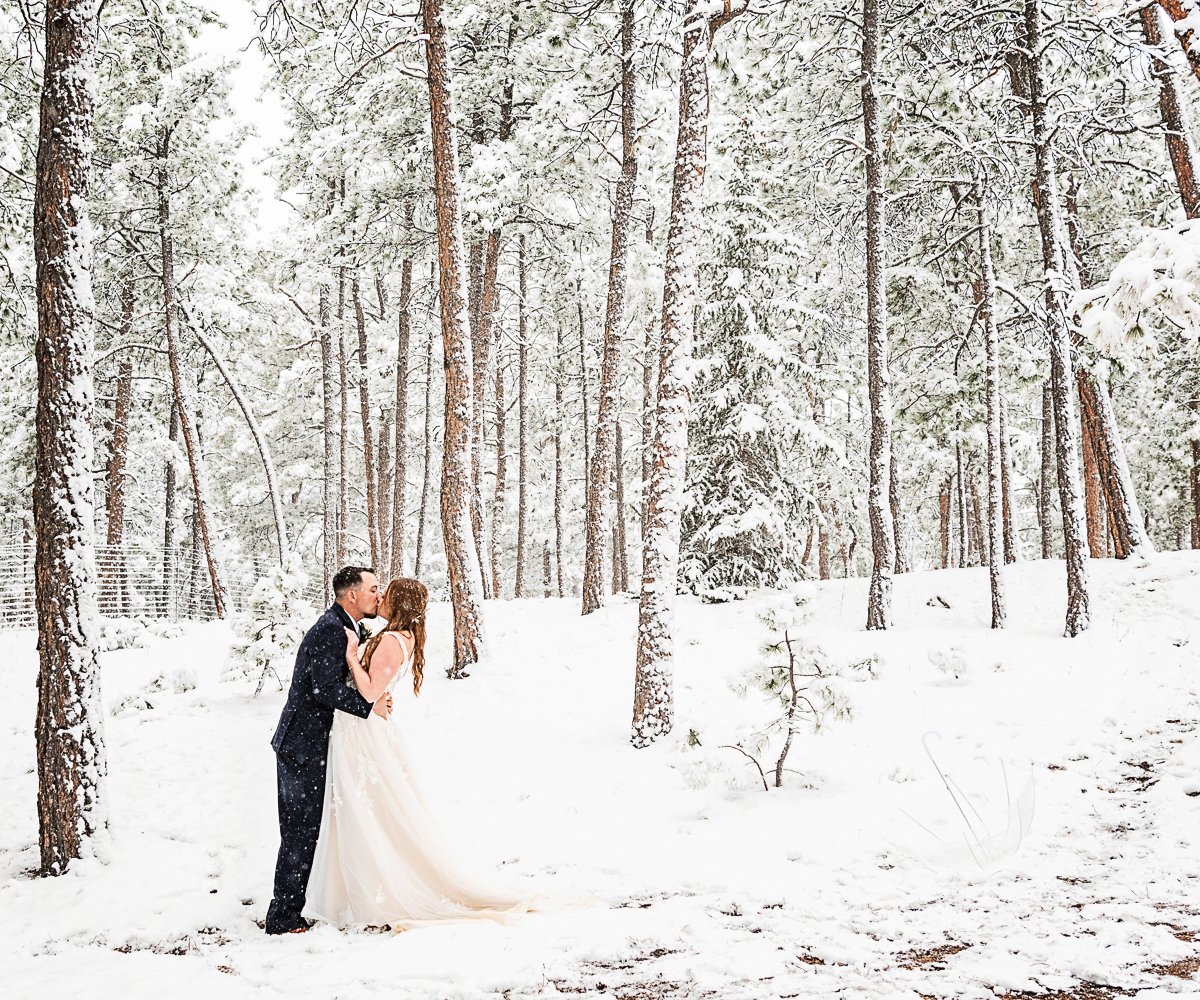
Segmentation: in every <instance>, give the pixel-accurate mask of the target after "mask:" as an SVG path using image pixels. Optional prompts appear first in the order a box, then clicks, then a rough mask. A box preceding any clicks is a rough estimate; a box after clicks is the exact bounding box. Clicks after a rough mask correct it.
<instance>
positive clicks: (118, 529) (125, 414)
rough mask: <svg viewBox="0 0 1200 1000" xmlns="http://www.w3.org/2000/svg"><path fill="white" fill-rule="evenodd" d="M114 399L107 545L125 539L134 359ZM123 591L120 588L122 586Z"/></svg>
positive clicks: (127, 325)
mask: <svg viewBox="0 0 1200 1000" xmlns="http://www.w3.org/2000/svg"><path fill="white" fill-rule="evenodd" d="M133 302H134V299H133V282H132V281H130V280H128V279H127V280H126V281H125V282H124V283H123V284H122V285H121V341H122V342H123V343H128V341H129V338H130V337H131V336H132V334H133ZM115 396H116V402H115V403H114V405H113V435H112V452H111V454H110V456H109V459H108V470H107V471H108V488H107V490H106V508H107V509H106V513H107V515H108V531H107V534H106V541H107V543H108V544H109V545H113V546H120V545H122V544H124V541H125V465H126V462H127V461H128V457H129V409H130V405H131V404H132V401H133V362H132V361H131V360H130V359H129V358H127V357H123V358H122V359H121V363H120V366H119V367H118V369H117V385H116V392H115ZM122 591H123V588H122Z"/></svg>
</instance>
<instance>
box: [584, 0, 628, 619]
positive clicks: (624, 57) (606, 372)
mask: <svg viewBox="0 0 1200 1000" xmlns="http://www.w3.org/2000/svg"><path fill="white" fill-rule="evenodd" d="M635 6H636V4H635V0H621V140H622V142H621V147H622V153H621V178H620V180H619V181H617V191H616V199H615V200H614V202H613V210H612V244H611V247H610V250H609V262H608V300H607V303H606V305H605V310H604V356H603V361H602V363H601V367H600V397H599V401H598V404H597V412H596V447H595V448H594V449H593V451H592V459H591V466H590V469H591V472H590V474H589V476H588V479H587V503H586V509H585V513H584V519H585V542H584V568H583V613H584V614H585V615H586V614H590V613H591V612H593V611H595V610H597V609H598V608H600V606H601V605H602V604H603V603H604V596H603V594H604V572H603V569H602V566H603V562H604V536H605V534H606V531H607V527H608V503H609V497H608V495H607V494H608V484H609V481H610V479H611V478H612V465H613V455H612V451H613V438H614V434H616V433H619V431H618V430H616V428H617V427H618V425H619V421H618V418H617V412H616V410H617V392H618V386H619V382H620V377H621V328H622V326H623V324H624V319H625V283H626V266H627V261H628V257H629V228H630V223H631V219H632V216H633V194H634V189H635V188H636V186H637V132H636V124H635V121H634V113H635V102H636V92H635V87H636V77H635V75H634V71H633V26H634V8H635ZM582 310H583V305H582V303H580V317H581V318H582ZM582 333H583V328H582V323H581V324H580V337H581V341H582ZM585 400H586V393H585ZM586 415H587V405H586V402H585V404H584V416H585V417H586ZM618 478H619V474H618ZM622 517H623V515H622ZM614 544H615V543H614ZM622 544H623V543H622ZM617 551H618V550H617V548H615V547H614V550H613V552H614V561H619V560H618V559H617V556H616V553H617ZM618 585H619V581H618V580H617V579H615V578H614V580H613V589H614V591H615V590H616V588H617V586H618Z"/></svg>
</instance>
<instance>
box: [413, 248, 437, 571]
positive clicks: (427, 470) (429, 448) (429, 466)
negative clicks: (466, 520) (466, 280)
mask: <svg viewBox="0 0 1200 1000" xmlns="http://www.w3.org/2000/svg"><path fill="white" fill-rule="evenodd" d="M436 268H437V262H436V261H434V262H432V263H431V264H430V265H429V284H430V287H431V288H436V287H437V274H436ZM432 310H433V296H432V295H431V296H430V316H429V340H428V342H427V344H426V348H425V415H424V424H425V428H424V443H425V460H424V463H423V465H422V466H421V468H422V473H421V511H420V514H419V515H418V516H417V549H416V552H415V553H414V555H413V576H415V577H417V578H420V576H421V566H422V565H423V557H424V555H425V528H426V525H427V524H428V523H429V517H428V511H429V498H430V496H431V495H432V493H433V337H434V327H433V315H432Z"/></svg>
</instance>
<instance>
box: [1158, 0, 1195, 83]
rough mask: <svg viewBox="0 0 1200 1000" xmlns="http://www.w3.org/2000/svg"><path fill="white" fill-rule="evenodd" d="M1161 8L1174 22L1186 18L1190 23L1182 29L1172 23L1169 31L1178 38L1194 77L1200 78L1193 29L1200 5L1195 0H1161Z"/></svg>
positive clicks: (1176, 22)
mask: <svg viewBox="0 0 1200 1000" xmlns="http://www.w3.org/2000/svg"><path fill="white" fill-rule="evenodd" d="M1162 8H1163V10H1165V11H1166V12H1167V14H1168V15H1170V18H1171V20H1172V21H1173V22H1174V24H1178V23H1179V22H1180V21H1183V20H1185V19H1186V20H1187V21H1188V22H1189V24H1190V25H1191V27H1188V28H1185V29H1184V30H1183V31H1180V30H1179V29H1178V28H1176V27H1174V25H1172V26H1171V32H1170V33H1172V34H1174V35H1175V37H1176V38H1178V39H1179V44H1180V46H1181V47H1182V49H1183V52H1184V55H1186V56H1187V61H1188V64H1189V65H1190V66H1191V69H1192V73H1193V74H1194V75H1195V77H1196V79H1198V80H1200V44H1197V35H1196V31H1195V26H1196V24H1197V20H1198V19H1197V14H1198V13H1200V7H1197V4H1196V0H1162Z"/></svg>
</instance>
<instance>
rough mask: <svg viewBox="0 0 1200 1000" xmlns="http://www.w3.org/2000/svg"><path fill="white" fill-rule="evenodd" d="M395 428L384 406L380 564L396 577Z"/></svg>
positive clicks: (378, 441)
mask: <svg viewBox="0 0 1200 1000" xmlns="http://www.w3.org/2000/svg"><path fill="white" fill-rule="evenodd" d="M394 433H395V428H393V427H392V411H391V410H390V409H389V408H388V407H384V409H383V412H382V413H381V414H380V420H379V431H378V433H377V435H376V437H375V456H376V459H377V460H378V467H379V481H378V483H377V484H376V485H377V487H378V491H379V566H380V572H381V573H383V574H385V575H388V576H390V577H392V578H393V579H394V578H395V575H398V574H395V575H393V574H392V573H391V566H392V491H393V489H394V488H395V483H393V482H392V477H393V476H394V475H395V472H396V468H395V462H394V460H393V456H392V443H393V440H394V437H393V435H394Z"/></svg>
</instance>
